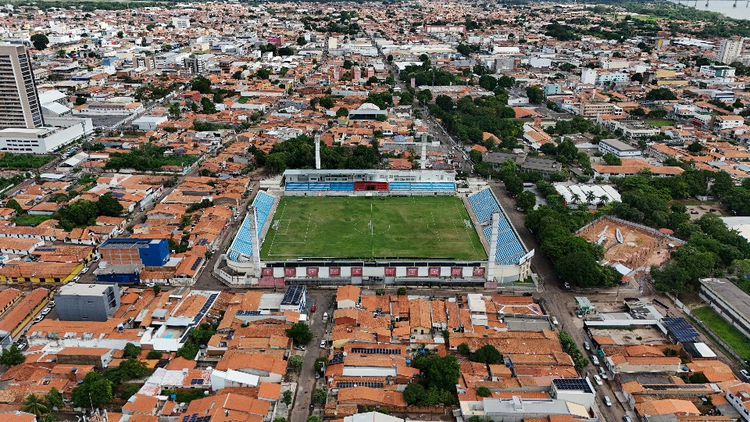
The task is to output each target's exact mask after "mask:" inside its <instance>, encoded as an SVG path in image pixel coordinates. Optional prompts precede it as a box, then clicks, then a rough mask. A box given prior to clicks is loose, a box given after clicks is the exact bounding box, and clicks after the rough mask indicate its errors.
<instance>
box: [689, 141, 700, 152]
mask: <svg viewBox="0 0 750 422" xmlns="http://www.w3.org/2000/svg"><path fill="white" fill-rule="evenodd" d="M687 149H688V151H690V152H691V153H693V154H698V153H699V152H701V151H703V145H701V143H700V142H698V141H694V142H692V143H691V144H690V145H688V147H687Z"/></svg>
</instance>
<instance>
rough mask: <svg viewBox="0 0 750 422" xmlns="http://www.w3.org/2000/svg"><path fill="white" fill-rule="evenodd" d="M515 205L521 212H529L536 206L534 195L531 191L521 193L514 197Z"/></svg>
mask: <svg viewBox="0 0 750 422" xmlns="http://www.w3.org/2000/svg"><path fill="white" fill-rule="evenodd" d="M516 205H517V206H518V208H520V209H521V210H523V212H529V211H530V210H533V209H534V206H535V205H536V195H534V192H531V191H523V192H521V193H519V194H518V196H517V197H516Z"/></svg>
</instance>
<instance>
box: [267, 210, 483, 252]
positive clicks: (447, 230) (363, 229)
mask: <svg viewBox="0 0 750 422" xmlns="http://www.w3.org/2000/svg"><path fill="white" fill-rule="evenodd" d="M261 256H262V257H263V259H268V260H282V259H294V258H328V257H330V258H397V259H399V258H400V259H409V258H414V259H428V258H434V259H440V258H442V259H451V260H485V259H487V254H486V252H485V250H484V247H483V245H482V242H481V241H480V239H479V235H478V234H477V232H476V230H475V229H474V226H473V225H472V223H471V218H470V217H469V213H468V211H466V208H464V205H463V203H462V202H461V200H460V199H459V198H456V197H454V196H440V197H385V198H383V197H373V198H362V197H358V198H351V197H349V198H331V197H321V198H305V197H292V196H285V197H283V198H282V199H281V203H280V204H279V206H278V209H277V210H276V214H275V215H274V219H273V222H272V224H271V228H270V229H269V231H268V233H267V234H266V237H265V241H264V243H263V248H262V250H261Z"/></svg>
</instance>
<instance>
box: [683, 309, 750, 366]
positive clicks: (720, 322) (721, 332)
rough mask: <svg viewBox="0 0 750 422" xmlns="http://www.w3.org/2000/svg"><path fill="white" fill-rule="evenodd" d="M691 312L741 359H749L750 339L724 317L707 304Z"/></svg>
mask: <svg viewBox="0 0 750 422" xmlns="http://www.w3.org/2000/svg"><path fill="white" fill-rule="evenodd" d="M692 314H693V315H694V316H695V317H696V318H698V319H699V320H701V321H703V323H704V324H706V326H707V327H708V328H710V329H711V331H713V332H714V334H716V335H717V336H719V337H720V338H721V339H722V340H724V342H725V343H727V344H728V345H729V347H731V348H732V349H734V351H735V352H737V354H738V355H740V356H741V357H742V358H743V359H745V360H747V359H750V339H749V338H747V337H746V336H745V335H744V334H742V333H741V332H740V331H739V330H738V329H736V328H735V327H733V326H732V325H730V324H729V323H728V322H727V321H726V320H725V319H724V318H722V317H721V315H719V314H718V313H716V311H714V310H713V309H711V307H709V306H703V307H701V308H698V309H694V310H693V311H692Z"/></svg>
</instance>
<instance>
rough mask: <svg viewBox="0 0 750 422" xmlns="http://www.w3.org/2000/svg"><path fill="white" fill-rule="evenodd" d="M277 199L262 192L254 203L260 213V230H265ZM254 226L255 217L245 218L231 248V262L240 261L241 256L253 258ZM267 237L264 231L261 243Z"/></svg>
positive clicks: (229, 256) (249, 215)
mask: <svg viewBox="0 0 750 422" xmlns="http://www.w3.org/2000/svg"><path fill="white" fill-rule="evenodd" d="M276 199H277V198H276V197H275V196H273V195H269V194H267V193H266V192H263V191H260V192H258V195H257V196H256V197H255V200H254V201H253V206H254V207H255V209H256V210H257V212H258V228H259V230H263V229H264V228H265V226H266V222H267V221H268V218H269V217H270V214H271V211H272V210H273V206H274V204H275V203H276ZM252 224H253V215H252V214H250V213H248V214H247V215H246V216H245V220H244V221H243V222H242V226H241V227H240V230H239V231H238V232H237V236H236V237H235V238H234V242H232V246H230V247H229V254H228V258H229V260H230V261H235V262H236V261H238V260H239V258H240V255H245V256H253V236H252V230H251V228H252ZM265 235H266V233H265V232H264V231H261V233H260V234H259V238H260V239H261V241H262V240H263V237H264V236H265Z"/></svg>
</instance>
